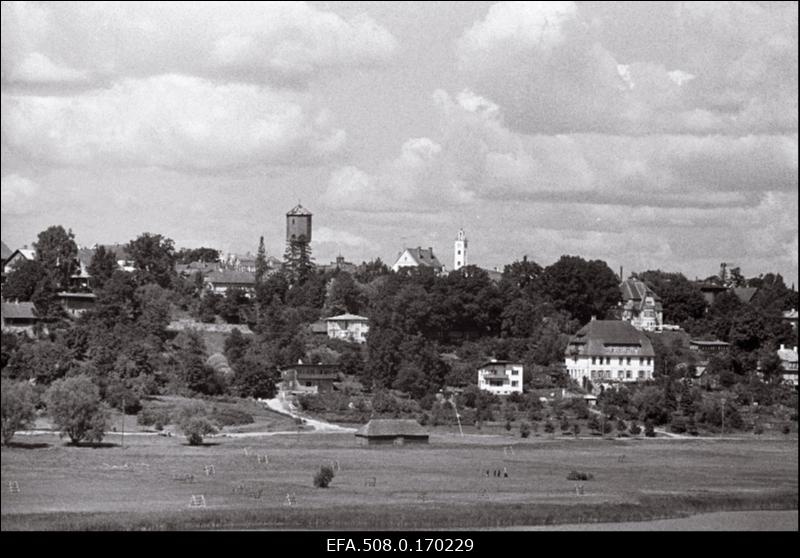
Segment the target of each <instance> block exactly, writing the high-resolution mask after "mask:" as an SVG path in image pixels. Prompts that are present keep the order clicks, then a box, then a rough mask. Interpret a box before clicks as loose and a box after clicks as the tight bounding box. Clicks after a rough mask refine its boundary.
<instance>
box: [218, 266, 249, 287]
mask: <svg viewBox="0 0 800 558" xmlns="http://www.w3.org/2000/svg"><path fill="white" fill-rule="evenodd" d="M205 280H206V282H207V283H232V284H239V285H255V283H256V274H255V273H253V272H252V271H233V270H231V269H223V270H221V271H219V270H215V271H212V272H211V273H209V274H208V275H206V278H205Z"/></svg>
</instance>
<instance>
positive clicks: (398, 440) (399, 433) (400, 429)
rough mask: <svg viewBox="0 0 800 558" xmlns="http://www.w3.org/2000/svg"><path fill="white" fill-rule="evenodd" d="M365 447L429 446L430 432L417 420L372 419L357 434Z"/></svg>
mask: <svg viewBox="0 0 800 558" xmlns="http://www.w3.org/2000/svg"><path fill="white" fill-rule="evenodd" d="M356 437H358V438H360V439H361V442H362V444H364V445H377V444H394V445H403V444H409V443H411V444H427V443H428V432H427V431H426V430H425V429H424V428H422V426H420V424H419V423H418V422H417V421H415V420H408V419H372V420H371V421H369V422H368V423H367V424H365V425H364V426H362V427H361V428H359V429H358V431H357V432H356Z"/></svg>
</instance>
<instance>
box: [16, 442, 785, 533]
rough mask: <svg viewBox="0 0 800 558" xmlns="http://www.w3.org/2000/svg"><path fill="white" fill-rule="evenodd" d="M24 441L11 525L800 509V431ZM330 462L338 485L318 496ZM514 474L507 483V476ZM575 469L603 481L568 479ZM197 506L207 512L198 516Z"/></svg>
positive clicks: (606, 516)
mask: <svg viewBox="0 0 800 558" xmlns="http://www.w3.org/2000/svg"><path fill="white" fill-rule="evenodd" d="M15 442H16V443H15V444H13V445H12V446H10V447H7V448H4V449H3V452H2V482H3V498H2V529H3V530H17V529H70V530H71V529H114V530H119V529H137V530H138V529H147V530H149V529H154V530H160V529H169V530H172V529H196V528H218V529H259V528H263V529H286V528H333V529H336V528H346V529H415V528H419V529H437V528H480V527H500V526H508V525H543V524H557V523H580V522H601V521H604V522H608V521H638V520H646V519H659V518H666V517H678V516H685V515H688V514H692V513H700V512H708V511H722V510H746V509H797V495H798V490H797V482H798V480H797V470H798V469H797V460H798V458H797V437H796V436H793V437H791V438H786V437H783V438H778V437H775V438H761V437H755V436H749V437H743V438H741V439H718V440H709V439H702V440H698V439H680V440H679V439H663V438H655V439H598V438H579V439H568V438H563V439H562V438H558V437H556V438H549V437H533V438H528V439H521V438H519V437H516V438H514V437H512V436H510V435H508V436H503V435H486V434H482V435H472V434H469V435H465V436H459V435H458V434H453V433H450V432H439V431H434V433H433V434H432V436H431V440H430V444H428V445H424V446H405V447H397V446H387V447H361V446H360V445H359V444H358V442H357V439H356V438H355V436H353V434H346V433H313V432H311V433H309V432H300V433H296V434H276V435H272V436H258V437H226V436H218V437H214V438H210V439H208V443H207V445H204V446H200V447H192V446H188V445H186V443H185V440H184V439H183V438H179V437H164V436H157V435H143V434H138V435H130V436H126V438H125V443H126V447H125V448H123V447H121V446H120V445H119V436H116V435H112V436H109V437H108V438H107V440H106V442H107V443H106V444H103V445H101V446H99V447H72V446H68V445H66V444H65V442H64V441H63V440H59V438H58V437H57V436H55V435H37V436H18V437H17V438H15ZM509 447H511V448H513V450H510V449H508V448H509ZM259 456H262V458H261V459H259ZM263 456H266V458H267V460H268V462H266V463H265V462H264V459H263ZM326 464H328V465H330V464H333V465H334V468H335V469H337V470H336V476H335V478H334V479H333V482H332V483H331V485H330V487H329V488H327V489H321V488H315V487H314V486H313V483H312V478H313V476H314V474H315V473H316V472H317V471H318V470H319V468H320V466H321V465H326ZM208 466H213V469H214V470H213V474H210V473H211V471H210V469H209V470H208V471H207V469H206V468H207V467H208ZM503 469H505V470H506V471H507V472H508V477H505V476H500V477H495V476H494V474H493V471H495V470H503ZM487 470H489V471H490V475H489V476H488V477H487V476H486V471H487ZM572 470H577V471H580V472H585V473H590V474H591V475H593V477H594V478H593V480H588V481H581V482H576V481H570V480H567V475H568V474H569V473H570V472H571V471H572ZM207 473H208V474H207ZM9 483H12V484H13V483H16V486H18V487H19V491H18V492H16V491H12V489H11V488H10V485H9ZM373 484H374V486H373ZM578 485H582V486H583V491H582V494H579V493H578V492H579V490H578ZM193 495H203V497H204V500H205V504H206V507H205V508H191V507H190V505H189V504H190V501H191V498H192V496H193Z"/></svg>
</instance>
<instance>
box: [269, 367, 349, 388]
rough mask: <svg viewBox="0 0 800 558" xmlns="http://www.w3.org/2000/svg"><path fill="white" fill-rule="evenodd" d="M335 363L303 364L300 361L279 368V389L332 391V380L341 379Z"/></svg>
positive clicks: (337, 380)
mask: <svg viewBox="0 0 800 558" xmlns="http://www.w3.org/2000/svg"><path fill="white" fill-rule="evenodd" d="M341 379H342V378H341V375H340V373H339V367H338V365H336V364H303V363H302V362H300V363H297V364H293V365H292V366H286V367H284V368H282V369H281V382H282V385H281V389H282V390H284V391H290V392H298V393H319V392H326V391H333V384H334V382H339V381H340V380H341Z"/></svg>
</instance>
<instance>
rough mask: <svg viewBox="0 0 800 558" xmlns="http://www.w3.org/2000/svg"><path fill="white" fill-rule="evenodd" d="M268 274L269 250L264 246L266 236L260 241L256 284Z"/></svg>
mask: <svg viewBox="0 0 800 558" xmlns="http://www.w3.org/2000/svg"><path fill="white" fill-rule="evenodd" d="M266 274H267V250H266V248H264V237H263V236H262V237H261V238H260V239H259V241H258V252H256V285H257V284H259V283H261V282H262V281H263V280H264V276H265V275H266Z"/></svg>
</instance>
